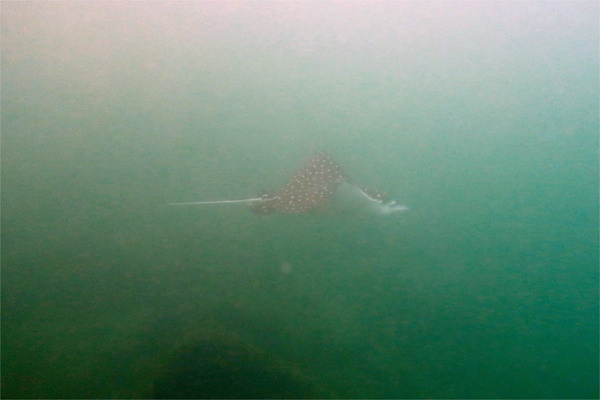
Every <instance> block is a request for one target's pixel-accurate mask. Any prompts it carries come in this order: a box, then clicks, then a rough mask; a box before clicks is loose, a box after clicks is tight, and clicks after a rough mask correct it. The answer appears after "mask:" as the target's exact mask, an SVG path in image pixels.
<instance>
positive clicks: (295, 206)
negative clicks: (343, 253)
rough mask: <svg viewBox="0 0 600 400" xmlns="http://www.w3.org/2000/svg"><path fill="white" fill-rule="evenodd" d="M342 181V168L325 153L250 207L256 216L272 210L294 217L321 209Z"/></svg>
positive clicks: (317, 156) (315, 157) (309, 161)
mask: <svg viewBox="0 0 600 400" xmlns="http://www.w3.org/2000/svg"><path fill="white" fill-rule="evenodd" d="M344 179H345V176H344V171H343V169H342V167H341V166H340V165H339V164H338V163H337V162H336V161H335V160H334V159H333V158H332V157H331V156H329V155H328V154H327V153H324V152H319V153H318V154H317V155H315V156H314V157H312V158H311V159H309V160H308V161H307V163H306V164H305V165H304V167H303V168H302V169H301V170H300V171H298V173H297V174H296V175H294V176H293V177H292V179H290V181H289V182H288V184H287V185H285V186H284V187H282V188H281V189H279V190H278V191H277V192H275V193H274V194H272V195H266V196H264V197H263V199H261V200H260V201H257V202H256V203H253V204H252V205H251V206H250V207H251V209H252V211H254V212H257V213H260V214H267V213H270V212H273V211H279V212H283V213H287V214H295V213H301V212H306V211H309V210H312V209H315V208H319V207H323V206H324V205H325V204H326V203H327V201H328V200H329V198H330V197H331V195H332V194H333V192H334V191H335V189H336V188H337V186H338V185H339V184H340V183H341V182H342V181H343V180H344Z"/></svg>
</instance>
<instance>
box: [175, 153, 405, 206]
mask: <svg viewBox="0 0 600 400" xmlns="http://www.w3.org/2000/svg"><path fill="white" fill-rule="evenodd" d="M341 184H343V185H344V186H347V187H348V188H350V190H351V191H353V192H355V193H358V194H359V195H360V197H362V198H363V199H366V200H367V201H368V202H369V204H371V205H372V206H374V208H375V210H376V211H377V212H379V213H382V214H389V213H392V212H396V211H405V210H408V208H407V207H406V206H403V205H400V204H397V203H396V202H395V201H394V200H390V199H388V198H387V196H386V195H385V194H383V193H382V192H380V191H377V190H374V189H369V188H365V187H361V186H358V185H356V184H353V183H350V182H349V181H348V178H347V177H346V174H345V172H344V170H343V169H342V167H341V166H340V165H339V164H338V163H337V162H336V161H335V160H334V159H333V158H332V157H331V156H330V155H329V154H327V153H325V152H322V151H321V152H318V153H317V154H316V155H314V156H313V157H311V158H310V159H309V160H308V161H307V162H306V164H305V165H304V167H303V168H302V169H300V170H299V171H298V172H297V173H296V174H295V175H294V176H293V177H292V178H291V179H290V181H289V182H288V183H287V184H286V185H285V186H283V187H282V188H280V189H278V190H277V191H275V192H270V193H265V194H263V195H261V196H260V197H253V198H248V199H240V200H217V201H196V202H191V203H169V205H204V204H229V203H249V207H250V210H252V212H254V213H256V214H270V213H273V212H281V213H286V214H296V213H302V212H307V211H311V210H315V209H319V208H323V207H324V206H325V205H326V204H327V202H328V201H329V199H330V198H331V196H332V195H333V194H334V192H335V191H336V189H337V188H338V187H339V186H340V185H341Z"/></svg>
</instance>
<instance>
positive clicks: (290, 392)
mask: <svg viewBox="0 0 600 400" xmlns="http://www.w3.org/2000/svg"><path fill="white" fill-rule="evenodd" d="M153 395H154V397H155V398H159V399H160V398H163V399H164V398H175V399H181V398H188V399H189V398H246V399H257V398H274V399H277V398H323V397H329V396H328V395H327V394H326V393H322V392H321V391H319V390H317V387H315V386H314V385H313V384H311V383H310V382H309V381H307V380H306V379H304V378H303V377H302V375H301V374H300V373H299V372H298V371H297V370H296V369H295V368H294V366H293V365H290V366H286V365H285V364H282V363H278V362H274V361H273V360H272V359H271V357H269V356H268V355H267V354H266V353H265V352H264V351H262V350H260V349H256V348H252V347H250V346H247V345H245V344H243V343H239V342H236V341H231V340H228V339H223V338H220V337H219V338H210V339H208V340H202V341H200V342H198V343H196V344H195V345H194V346H191V347H188V348H186V349H185V350H184V351H182V352H181V353H180V354H179V355H177V356H176V357H175V359H174V360H173V361H172V362H171V363H170V364H169V365H167V367H166V372H165V373H164V374H163V375H162V376H161V377H160V378H159V379H157V380H156V381H155V383H154V394H153Z"/></svg>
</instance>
